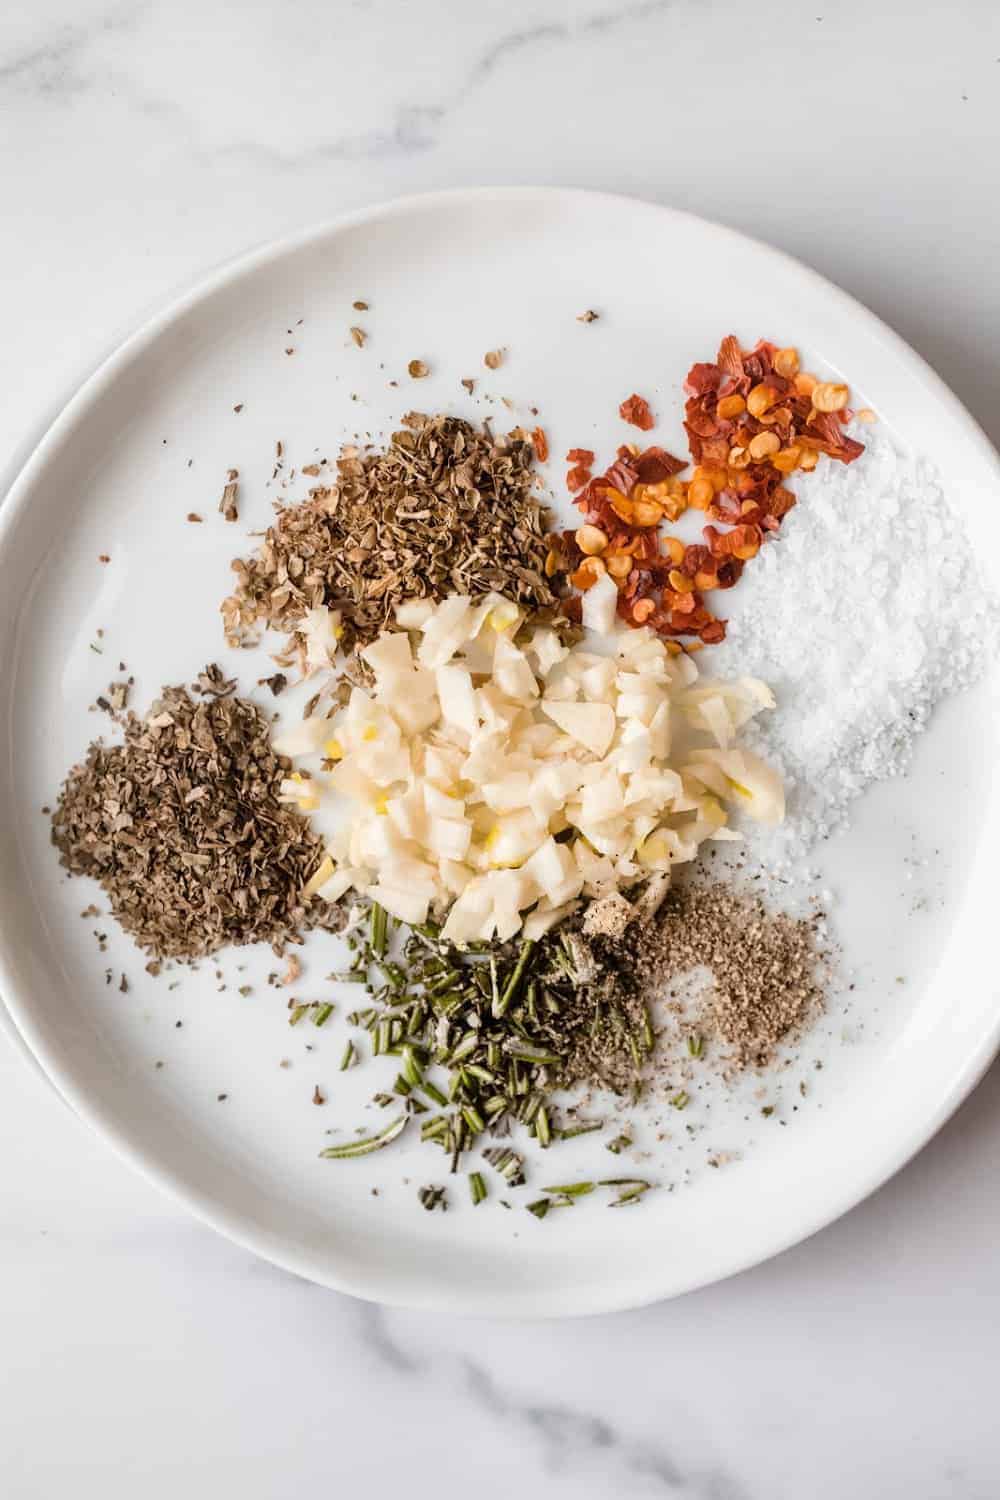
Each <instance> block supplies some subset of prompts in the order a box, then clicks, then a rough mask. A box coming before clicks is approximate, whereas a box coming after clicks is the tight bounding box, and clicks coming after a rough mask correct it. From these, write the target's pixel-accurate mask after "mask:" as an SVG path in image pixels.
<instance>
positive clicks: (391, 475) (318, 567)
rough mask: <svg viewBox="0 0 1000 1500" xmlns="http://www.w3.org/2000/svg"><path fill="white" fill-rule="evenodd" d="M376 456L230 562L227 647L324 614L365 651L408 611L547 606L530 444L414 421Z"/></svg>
mask: <svg viewBox="0 0 1000 1500" xmlns="http://www.w3.org/2000/svg"><path fill="white" fill-rule="evenodd" d="M405 424H406V425H405V426H404V427H403V428H402V429H401V430H400V431H399V432H396V433H394V434H393V437H392V441H391V442H390V443H389V445H388V447H387V448H385V449H384V450H378V449H367V450H364V451H359V450H358V449H356V448H348V449H345V451H344V453H343V455H342V456H341V458H340V459H339V460H338V461H337V465H336V471H337V477H336V482H335V483H334V484H331V485H329V486H322V487H317V488H315V489H313V490H311V491H310V497H309V499H308V500H306V501H305V502H303V503H301V504H298V505H290V506H279V507H278V513H277V518H276V520H275V522H274V524H273V525H272V526H271V527H270V528H269V530H268V531H267V533H266V535H265V537H264V540H263V543H262V545H261V546H260V548H259V550H258V551H257V553H256V554H255V555H254V556H252V557H250V558H249V559H247V560H246V561H242V560H237V561H236V562H234V563H233V570H234V572H235V574H236V589H235V592H234V593H233V594H232V595H231V596H230V597H229V598H228V599H226V600H224V602H223V605H222V615H223V621H224V625H225V630H226V637H227V640H228V641H229V642H230V643H231V644H239V643H240V642H242V641H243V640H244V639H245V638H246V637H247V635H248V634H251V635H252V633H253V632H254V631H255V629H257V628H259V627H260V626H261V625H262V624H266V625H269V626H273V627H274V628H276V629H279V630H286V631H294V630H295V627H296V625H297V623H298V622H299V621H300V620H301V619H302V618H303V616H304V615H305V613H306V611H307V610H308V609H311V608H316V607H318V606H321V605H327V606H329V607H331V608H335V609H339V610H340V611H341V612H342V620H343V626H344V638H343V641H342V644H343V646H344V647H345V649H350V648H351V647H352V646H353V645H354V644H356V643H361V644H364V643H366V642H368V641H371V640H373V639H374V637H375V636H376V635H378V633H379V631H380V630H382V629H383V627H384V626H385V624H386V622H387V621H390V620H391V619H392V616H393V611H394V608H395V606H396V605H397V604H400V603H401V602H402V601H403V600H404V599H410V598H416V597H430V598H432V599H441V598H444V597H445V596H446V595H448V594H452V593H460V594H469V595H471V596H473V597H474V598H479V597H482V596H483V595H484V594H487V593H489V592H490V591H491V590H496V591H497V592H503V593H504V594H506V595H507V596H508V597H509V598H513V599H516V600H517V601H518V602H520V603H524V604H528V605H530V606H532V607H534V608H536V609H538V608H546V607H547V608H552V607H553V606H554V605H555V604H556V601H557V589H556V587H555V586H553V585H552V584H551V583H550V582H549V580H548V579H547V578H546V576H545V559H546V555H547V552H548V544H547V542H546V539H545V538H546V533H547V531H548V524H549V522H548V517H547V515H546V512H545V511H544V509H543V507H542V506H541V505H540V503H539V500H538V496H537V492H536V490H535V487H534V486H535V474H534V471H533V468H532V464H533V460H534V449H533V447H532V444H531V442H530V441H528V440H527V437H526V436H523V435H515V434H511V435H510V436H508V437H495V436H494V435H493V433H492V432H491V431H490V429H489V427H488V426H487V425H484V426H482V427H477V426H474V425H473V424H472V423H470V422H466V421H463V420H461V419H460V418H457V417H449V416H433V417H431V416H424V415H421V414H420V413H416V412H414V413H411V414H410V415H409V416H408V417H407V418H405Z"/></svg>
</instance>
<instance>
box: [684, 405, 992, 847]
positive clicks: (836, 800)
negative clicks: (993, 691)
mask: <svg viewBox="0 0 1000 1500" xmlns="http://www.w3.org/2000/svg"><path fill="white" fill-rule="evenodd" d="M856 436H857V437H858V438H859V439H861V440H862V441H864V442H865V443H866V444H867V448H866V452H865V453H864V454H863V455H862V456H861V457H860V458H859V459H858V460H857V461H856V462H855V463H853V464H850V465H844V464H840V463H836V462H833V461H831V460H830V459H821V461H820V464H819V466H818V468H817V469H816V471H815V472H814V473H813V474H810V475H808V476H805V477H804V478H802V479H801V480H800V482H799V484H798V486H797V488H798V495H799V504H798V505H797V506H796V508H795V509H794V510H793V511H792V512H791V513H790V514H789V515H788V517H787V518H786V519H785V521H784V522H783V524H782V528H781V532H780V535H779V536H778V537H777V539H776V540H773V541H770V540H769V541H768V542H767V543H766V544H765V546H764V547H763V548H762V549H761V554H760V556H758V557H757V558H756V559H755V560H754V561H753V562H752V563H751V564H750V565H749V566H748V568H747V570H746V572H745V574H744V576H743V580H742V581H741V583H740V585H739V587H738V589H737V590H736V591H735V593H734V595H733V604H734V606H735V607H734V608H733V610H732V614H731V617H730V625H729V631H728V635H727V639H726V641H725V642H724V644H723V645H722V646H720V647H719V648H718V649H717V650H715V651H713V653H712V663H711V670H712V673H713V675H714V674H716V673H717V674H718V675H719V676H720V677H731V676H734V675H738V674H739V673H741V672H742V673H750V674H753V675H754V676H757V677H762V678H763V679H764V680H765V681H766V682H767V683H769V684H770V686H771V688H772V689H773V691H774V693H775V696H776V698H777V700H778V708H777V711H776V712H775V713H774V714H771V715H768V716H767V719H766V722H763V723H759V724H758V725H757V726H755V729H754V732H753V735H752V737H751V736H747V739H748V742H749V743H753V745H754V748H755V749H757V750H758V751H759V752H760V753H761V754H763V755H764V756H765V757H766V758H767V760H768V761H770V762H771V763H772V764H773V765H776V766H777V767H778V768H779V769H781V770H782V772H783V773H784V776H785V781H786V791H787V795H788V817H787V821H786V822H785V824H784V825H783V826H782V828H781V829H779V830H777V831H776V832H774V833H770V834H768V835H766V836H765V837H764V838H761V836H760V835H758V834H757V833H756V832H755V833H754V834H753V836H752V841H751V848H752V849H753V850H754V852H755V853H758V854H759V855H760V856H761V857H762V858H765V859H766V860H767V861H768V863H771V862H773V861H782V860H791V859H795V858H797V857H800V856H801V855H803V854H805V853H807V852H808V850H809V849H810V848H812V847H813V845H815V844H816V843H817V842H818V841H819V840H820V839H823V838H825V837H826V836H827V835H828V834H830V833H832V832H834V831H835V830H836V829H838V828H840V827H842V826H843V825H844V823H845V822H846V821H847V817H848V812H849V808H850V805H851V803H852V802H853V800H854V799H855V798H856V797H857V796H859V795H860V793H861V792H863V791H864V790H865V788H866V787H868V786H869V785H871V783H872V782H876V781H881V780H884V779H885V778H886V777H890V776H897V775H899V774H900V773H902V772H904V771H905V770H906V769H907V767H908V765H909V763H910V760H911V757H912V753H913V746H914V741H915V740H916V738H917V736H918V735H919V734H920V733H921V732H922V731H923V729H924V728H925V727H926V725H927V722H928V719H929V717H930V714H931V712H932V710H933V708H934V706H935V705H936V704H937V703H938V702H939V701H940V700H941V699H942V698H943V697H945V696H946V695H947V694H950V693H954V692H956V691H958V690H960V689H962V688H965V687H967V686H969V685H970V684H971V683H972V682H974V681H975V679H976V678H977V677H979V676H980V675H981V674H982V672H983V670H984V668H985V665H986V663H987V661H988V660H989V659H990V658H991V657H992V656H994V655H995V654H996V651H997V648H998V644H1000V607H998V602H997V600H996V598H995V597H994V596H993V595H992V594H991V592H990V590H989V588H988V587H987V585H986V583H985V580H984V578H983V576H982V572H981V569H980V567H979V565H978V563H977V560H976V557H975V555H974V553H973V550H972V547H971V544H970V542H969V540H968V538H967V536H966V534H965V530H964V527H963V525H962V522H961V519H960V518H959V517H958V516H957V515H956V513H955V512H954V510H953V509H952V507H951V505H950V504H949V502H948V499H947V496H946V494H945V490H944V487H943V483H942V479H941V476H940V474H939V472H938V471H937V470H936V469H935V468H934V467H933V465H931V464H929V463H928V462H927V461H926V460H925V459H923V458H920V457H918V456H915V455H912V454H909V453H903V452H901V451H900V450H899V449H898V448H897V447H896V445H895V444H894V442H893V440H892V439H891V438H890V437H889V436H888V435H887V434H885V433H879V432H877V431H875V432H873V431H872V429H871V428H865V429H862V430H860V431H858V432H857V433H856ZM737 595H739V596H741V597H740V598H739V599H737V597H736V596H737ZM706 665H707V663H706Z"/></svg>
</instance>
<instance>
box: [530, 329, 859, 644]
mask: <svg viewBox="0 0 1000 1500" xmlns="http://www.w3.org/2000/svg"><path fill="white" fill-rule="evenodd" d="M684 390H685V394H686V396H687V401H686V404H685V408H684V428H685V431H686V433H687V436H688V447H689V449H690V453H691V458H692V459H693V461H694V463H695V468H694V471H693V473H692V475H691V477H690V479H688V480H685V481H682V480H681V479H680V478H679V477H678V476H679V475H680V473H681V471H682V470H683V469H685V468H686V467H687V460H685V459H681V458H677V457H675V456H674V455H673V454H671V453H668V452H667V451H666V449H664V448H660V447H656V446H654V447H650V448H646V449H645V450H642V449H640V448H639V447H638V446H637V445H635V444H623V445H622V446H621V447H620V448H619V449H618V452H617V455H616V458H615V462H614V463H613V464H612V465H611V467H610V468H609V469H607V470H606V471H605V472H604V473H603V474H600V475H598V476H597V477H596V478H595V477H594V476H593V473H592V469H591V465H592V464H593V463H594V454H593V453H592V452H591V451H590V449H589V448H571V449H570V450H569V452H568V453H567V455H566V461H567V463H569V464H571V465H572V467H571V468H570V470H569V473H568V474H567V476H566V484H567V488H568V489H569V491H570V493H571V494H573V495H575V496H576V498H575V500H574V504H575V505H576V506H577V508H578V509H579V510H580V511H582V512H583V521H584V524H583V525H582V526H581V527H580V528H579V529H578V530H576V531H566V532H563V533H561V534H560V535H559V536H556V537H553V538H551V539H550V544H551V550H550V553H549V562H548V563H547V565H546V571H547V572H549V573H550V576H551V573H554V572H557V571H558V572H566V573H568V574H569V578H570V582H571V583H572V584H573V585H574V587H576V588H578V589H580V590H585V589H587V588H589V587H591V585H592V584H593V583H594V581H595V578H596V576H597V575H598V573H600V572H607V574H608V575H609V576H610V577H612V578H613V579H614V580H615V583H616V584H617V587H618V613H619V615H620V616H621V617H622V618H623V619H624V620H626V621H627V622H628V623H629V624H631V625H649V626H651V627H652V628H653V629H654V630H656V631H657V632H658V633H659V634H661V635H664V636H667V637H668V638H669V637H671V636H687V637H692V636H694V637H697V640H694V641H689V642H688V644H687V647H686V649H688V650H694V649H700V647H701V646H702V645H713V644H715V643H716V642H718V641H721V640H723V639H724V638H725V634H726V622H725V621H724V620H720V619H717V618H716V617H715V616H714V615H713V614H712V612H711V611H710V610H709V609H708V607H707V606H706V604H705V602H704V598H703V595H704V594H705V593H708V592H710V591H712V590H714V589H728V588H732V587H733V586H734V584H736V583H737V582H738V581H739V579H740V576H741V574H742V572H743V568H744V565H745V564H746V563H747V562H749V561H750V560H751V559H752V558H754V557H756V555H757V553H758V552H759V551H760V548H761V547H762V545H763V544H764V542H765V541H766V539H767V537H768V536H769V535H773V533H774V532H776V531H777V530H778V529H779V527H780V525H781V521H782V518H783V517H784V516H786V515H787V514H788V512H789V511H790V510H791V509H792V507H793V506H794V505H795V503H796V497H795V495H794V494H793V492H792V491H791V490H790V489H788V488H787V487H786V486H785V484H784V483H783V481H784V479H785V478H786V476H788V475H790V474H792V473H794V472H795V471H796V470H797V469H801V470H802V471H803V472H804V473H809V472H811V471H812V470H813V469H814V468H815V467H816V464H817V462H818V460H819V457H820V455H821V454H826V455H827V456H828V457H830V458H835V459H837V460H839V461H840V462H841V463H845V464H847V463H853V462H854V460H855V459H856V458H858V457H859V456H860V455H861V454H862V453H863V452H864V445H863V444H862V443H859V442H857V441H856V440H855V439H854V438H851V437H849V436H848V435H847V433H846V432H845V431H844V428H845V426H846V424H847V422H848V421H849V420H850V418H851V415H852V413H851V410H850V406H849V400H850V392H849V390H848V387H847V386H846V385H844V384H841V383H836V382H830V381H819V380H817V378H816V377H815V376H814V375H810V374H808V373H807V372H804V371H803V370H801V368H800V364H799V356H798V351H797V350H795V349H793V348H790V347H785V348H779V347H778V346H777V345H776V344H773V343H770V342H769V341H768V340H766V339H761V340H760V341H759V342H758V343H757V344H756V345H755V347H754V348H753V349H750V350H745V349H743V348H742V347H741V346H740V343H739V340H738V339H737V338H736V336H735V335H734V334H727V335H726V337H725V338H724V339H723V340H722V342H721V344H720V346H719V352H718V354H717V355H716V358H715V360H714V361H713V362H711V363H709V362H698V363H695V364H693V365H692V366H691V368H690V370H689V371H688V374H687V378H686V380H685V382H684ZM619 413H620V415H621V416H622V417H623V419H624V420H625V421H627V422H631V423H632V424H633V425H634V426H636V427H639V428H640V429H641V430H643V431H648V429H649V428H651V427H652V426H653V425H654V420H653V416H652V413H651V412H650V410H649V405H648V403H647V402H646V401H645V400H644V398H643V397H641V396H638V395H632V396H630V397H629V399H628V400H627V401H623V402H622V404H621V406H620V408H619ZM864 414H865V416H868V415H869V409H868V408H865V409H864ZM858 415H859V416H860V415H861V413H859V414H858ZM872 415H873V414H872ZM687 509H691V510H698V511H701V512H702V513H703V514H704V515H705V519H706V525H705V526H704V527H703V529H702V536H703V538H704V544H701V543H697V544H685V543H684V542H682V541H681V540H680V539H679V538H677V537H666V538H662V539H661V537H660V535H659V530H658V528H659V526H660V524H661V523H662V521H663V520H664V519H666V520H668V521H671V522H673V521H676V520H677V519H678V518H679V517H680V516H681V515H682V514H683V512H684V511H685V510H687ZM720 524H721V525H724V526H726V527H727V528H729V529H728V530H726V531H720V530H719V525H720ZM598 559H599V562H598ZM567 602H570V603H572V602H573V601H567ZM673 649H677V648H676V645H675V646H674V647H673Z"/></svg>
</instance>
